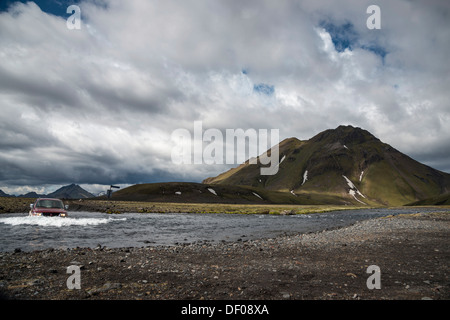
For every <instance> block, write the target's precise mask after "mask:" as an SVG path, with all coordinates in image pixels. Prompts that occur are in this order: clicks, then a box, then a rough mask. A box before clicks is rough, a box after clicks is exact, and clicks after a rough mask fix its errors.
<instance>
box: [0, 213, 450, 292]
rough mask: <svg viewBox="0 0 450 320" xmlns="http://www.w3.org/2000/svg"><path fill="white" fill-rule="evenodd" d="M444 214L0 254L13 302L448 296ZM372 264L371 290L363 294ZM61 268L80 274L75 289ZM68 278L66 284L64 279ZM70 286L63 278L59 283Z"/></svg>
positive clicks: (448, 226)
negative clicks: (233, 236)
mask: <svg viewBox="0 0 450 320" xmlns="http://www.w3.org/2000/svg"><path fill="white" fill-rule="evenodd" d="M449 232H450V213H419V214H407V215H398V216H395V217H394V216H390V217H386V218H378V219H372V220H366V221H362V222H357V223H355V224H354V225H352V226H349V227H345V228H340V229H335V230H326V231H322V232H317V233H309V234H299V235H293V236H283V237H277V238H271V239H260V240H248V241H246V239H245V237H244V238H242V239H240V241H236V242H232V243H230V242H222V243H210V242H202V243H195V244H183V245H175V246H149V247H141V248H106V247H102V246H101V245H99V246H97V247H96V248H73V249H47V250H43V251H33V252H23V251H21V250H16V251H15V252H1V253H0V296H1V298H3V299H13V300H21V299H27V300H30V299H32V300H34V299H37V300H47V299H57V300H71V299H83V300H84V299H86V300H103V299H104V300H109V299H121V300H123V299H125V300H131V299H133V300H134V299H151V300H155V299H156V300H171V299H176V300H181V299H183V300H184V299H189V300H216V299H220V300H253V299H258V300H271V299H274V300H285V299H286V300H292V299H294V300H300V299H312V300H324V299H339V300H357V299H388V300H391V299H407V300H410V299H414V300H415V299H418V300H420V299H433V300H447V299H449V298H450V290H449V289H450V282H449V262H450V246H449V239H450V237H449V235H450V234H449ZM371 265H376V266H378V267H379V270H380V273H379V277H378V279H376V281H378V280H379V281H378V283H380V285H381V287H380V289H376V288H375V289H369V288H368V286H367V280H368V278H369V277H372V276H373V274H372V273H368V272H367V271H368V267H369V266H371ZM69 266H77V267H78V268H79V270H80V273H79V278H78V280H80V282H79V284H80V289H77V288H74V289H69V288H68V282H70V284H75V283H76V282H75V281H73V279H75V278H74V277H72V276H73V275H72V274H71V273H67V268H68V267H69ZM69 277H71V278H70V279H69ZM69 280H70V281H69Z"/></svg>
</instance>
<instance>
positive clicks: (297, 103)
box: [0, 0, 450, 189]
mask: <svg viewBox="0 0 450 320" xmlns="http://www.w3.org/2000/svg"><path fill="white" fill-rule="evenodd" d="M104 3H105V5H102V6H100V5H96V4H95V2H90V1H85V2H82V3H81V4H80V7H81V9H82V11H81V17H82V24H81V30H69V29H67V27H66V21H65V18H64V17H57V16H53V15H51V14H47V13H44V12H42V11H41V10H40V8H39V7H38V6H37V5H35V4H33V3H28V4H18V5H17V6H16V7H14V9H13V10H11V11H9V12H2V13H1V14H0V107H1V110H2V118H1V119H0V131H1V134H2V136H3V137H4V138H3V139H2V141H0V148H1V150H0V151H2V154H1V155H0V163H1V165H2V168H3V169H0V180H1V181H0V189H1V188H6V187H7V186H13V185H28V184H30V185H41V184H53V185H54V184H57V183H61V184H65V183H72V182H76V183H92V184H94V183H98V184H108V183H137V182H151V181H156V180H158V179H161V180H164V179H173V180H176V179H177V177H180V176H181V177H182V178H183V179H189V180H197V181H198V180H201V179H203V178H205V177H207V176H212V175H215V174H217V173H219V172H220V171H221V170H223V169H224V168H223V167H212V166H192V167H189V168H186V167H177V166H174V165H173V164H172V163H171V162H170V151H171V144H170V134H171V132H172V131H173V130H175V129H176V128H187V129H189V130H191V128H192V126H193V121H195V120H202V121H203V124H204V126H205V128H204V129H207V128H212V127H214V128H219V129H222V130H224V129H226V128H233V129H234V128H243V129H247V128H256V129H258V128H267V129H270V128H279V129H280V138H285V137H291V136H296V137H299V138H301V139H307V138H310V137H312V136H313V135H314V134H316V133H318V132H319V131H321V130H325V129H328V128H334V127H336V126H338V125H339V124H353V125H356V126H360V127H363V128H365V129H367V130H369V131H371V132H372V133H374V134H375V135H376V136H377V137H379V138H380V139H381V140H383V141H385V142H387V143H390V144H392V145H393V146H394V147H395V148H397V149H399V150H400V151H404V152H406V153H409V154H411V155H413V156H414V157H416V158H420V159H425V160H427V161H432V162H433V164H437V165H438V168H440V169H442V170H447V171H449V170H450V168H449V167H448V165H447V164H446V162H445V161H443V160H442V161H440V160H439V159H448V158H449V154H448V153H446V152H444V153H443V152H442V149H443V146H445V145H446V144H447V137H448V136H449V134H450V129H449V126H447V125H446V123H447V122H448V119H449V117H450V116H449V114H450V112H449V102H450V99H449V97H450V96H449V93H448V75H449V74H450V67H449V66H448V63H447V57H448V56H450V48H449V47H450V45H449V43H448V39H449V36H450V28H448V22H447V19H446V15H448V13H449V8H448V6H447V5H445V4H443V3H441V2H431V3H428V2H427V3H421V2H405V1H400V0H398V1H381V2H380V4H379V5H380V8H381V18H382V29H381V30H368V29H367V27H366V19H367V17H368V15H367V14H366V8H367V6H369V5H370V4H371V3H370V1H361V2H358V4H357V5H355V4H354V2H353V1H339V2H338V3H337V2H329V1H306V2H302V3H300V4H298V3H296V2H294V1H276V2H274V1H268V0H267V1H247V2H245V3H243V2H242V1H221V0H217V1H206V2H204V1H199V0H189V1H183V2H179V1H139V0H136V1H118V0H109V1H104ZM324 21H325V22H327V23H328V26H330V25H333V26H342V25H344V24H346V23H347V24H348V23H349V26H350V28H352V29H351V32H352V34H353V35H354V39H352V41H353V42H354V44H353V47H352V48H350V49H347V50H345V51H341V52H339V51H337V50H336V48H335V46H334V43H333V40H335V41H336V39H333V38H332V35H330V33H329V32H327V30H326V29H325V28H324V27H323V26H324V24H323V22H324ZM344 40H345V39H344ZM370 48H376V49H370ZM380 48H382V50H384V52H385V55H384V56H381V55H380V52H381V51H377V50H380ZM259 84H263V85H265V86H266V87H265V88H273V94H267V95H266V94H258V92H255V90H254V88H255V85H256V86H257V85H259ZM5 153H7V154H5ZM427 155H436V156H437V157H438V158H434V159H433V158H432V157H431V156H427ZM430 163H431V162H430ZM41 172H42V173H43V174H41ZM52 172H53V174H52ZM45 174H46V175H51V176H52V178H51V179H49V180H46V178H45V177H46V175H45ZM3 185H4V186H5V187H2V186H3Z"/></svg>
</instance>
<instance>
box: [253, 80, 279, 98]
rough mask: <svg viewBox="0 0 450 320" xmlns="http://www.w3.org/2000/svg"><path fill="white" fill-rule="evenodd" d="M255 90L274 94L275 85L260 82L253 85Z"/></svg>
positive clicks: (270, 94)
mask: <svg viewBox="0 0 450 320" xmlns="http://www.w3.org/2000/svg"><path fill="white" fill-rule="evenodd" d="M253 91H254V92H257V93H261V94H265V95H267V96H272V95H273V94H274V93H275V86H273V85H269V84H265V83H258V84H255V85H253Z"/></svg>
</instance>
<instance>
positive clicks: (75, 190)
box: [0, 184, 94, 199]
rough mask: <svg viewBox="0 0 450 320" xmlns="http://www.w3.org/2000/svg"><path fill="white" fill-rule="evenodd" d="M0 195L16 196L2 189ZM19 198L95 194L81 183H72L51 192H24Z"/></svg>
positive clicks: (78, 197) (83, 196)
mask: <svg viewBox="0 0 450 320" xmlns="http://www.w3.org/2000/svg"><path fill="white" fill-rule="evenodd" d="M0 197H15V196H13V195H9V194H6V193H4V192H3V191H2V190H0ZM17 197H18V198H43V197H49V198H60V199H85V198H93V197H94V195H93V194H91V193H90V192H88V191H86V190H84V189H83V188H81V187H80V186H79V185H76V184H71V185H68V186H64V187H61V188H59V189H58V190H56V191H54V192H52V193H49V194H38V193H36V192H34V191H32V192H28V193H25V194H22V195H20V196H17Z"/></svg>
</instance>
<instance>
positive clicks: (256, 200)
mask: <svg viewBox="0 0 450 320" xmlns="http://www.w3.org/2000/svg"><path fill="white" fill-rule="evenodd" d="M98 199H106V196H101V197H98ZM111 199H112V200H123V201H152V202H175V203H177V202H178V203H229V204H309V205H314V204H345V203H348V202H346V200H345V199H340V198H339V197H336V196H334V195H301V196H299V197H295V196H293V195H292V194H290V193H285V192H278V191H271V190H266V189H263V188H255V187H249V186H228V185H208V184H202V183H193V182H166V183H146V184H137V185H133V186H130V187H127V188H124V189H121V190H119V191H116V192H114V193H113V194H112V197H111Z"/></svg>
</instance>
